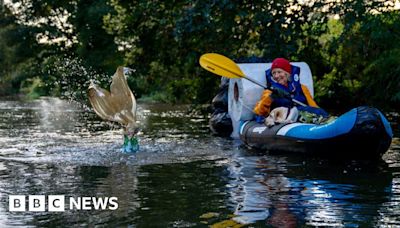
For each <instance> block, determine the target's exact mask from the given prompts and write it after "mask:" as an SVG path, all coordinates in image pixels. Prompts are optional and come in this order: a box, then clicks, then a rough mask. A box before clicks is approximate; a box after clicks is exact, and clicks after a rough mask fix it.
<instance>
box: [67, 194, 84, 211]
mask: <svg viewBox="0 0 400 228" xmlns="http://www.w3.org/2000/svg"><path fill="white" fill-rule="evenodd" d="M74 207H75V209H77V210H81V209H82V208H81V197H78V202H77V201H76V200H75V199H74V198H73V197H69V209H70V210H73V209H74Z"/></svg>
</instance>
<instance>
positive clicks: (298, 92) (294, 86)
mask: <svg viewBox="0 0 400 228" xmlns="http://www.w3.org/2000/svg"><path fill="white" fill-rule="evenodd" d="M291 67H292V73H291V74H290V77H289V79H288V87H286V86H284V85H281V84H279V83H278V82H276V81H275V80H274V79H273V77H272V72H271V69H268V70H267V71H266V72H265V73H266V78H267V87H269V88H270V87H272V88H276V89H279V90H282V91H284V92H286V93H288V94H290V97H291V98H288V97H282V96H277V95H274V96H273V102H272V105H271V110H272V109H274V108H276V107H282V106H283V107H288V108H291V107H293V105H295V104H293V102H292V99H296V100H298V101H300V102H302V103H304V104H307V99H306V97H305V95H304V93H303V90H302V89H301V84H300V67H297V66H293V65H291Z"/></svg>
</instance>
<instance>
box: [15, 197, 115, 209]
mask: <svg viewBox="0 0 400 228" xmlns="http://www.w3.org/2000/svg"><path fill="white" fill-rule="evenodd" d="M46 198H47V200H46ZM66 199H67V200H66ZM67 201H69V204H68V205H67V204H66V202H67ZM46 205H47V211H50V212H62V211H65V210H66V209H67V210H117V209H118V198H117V197H65V196H64V195H48V196H47V197H46V196H45V195H28V196H25V195H9V197H8V208H9V211H17V212H22V211H33V212H41V211H46Z"/></svg>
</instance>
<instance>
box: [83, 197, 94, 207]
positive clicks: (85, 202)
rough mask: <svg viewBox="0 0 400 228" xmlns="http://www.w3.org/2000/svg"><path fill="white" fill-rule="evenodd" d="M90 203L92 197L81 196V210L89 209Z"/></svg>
mask: <svg viewBox="0 0 400 228" xmlns="http://www.w3.org/2000/svg"><path fill="white" fill-rule="evenodd" d="M91 204H92V198H91V197H82V209H83V210H90V209H91V206H90V205H91Z"/></svg>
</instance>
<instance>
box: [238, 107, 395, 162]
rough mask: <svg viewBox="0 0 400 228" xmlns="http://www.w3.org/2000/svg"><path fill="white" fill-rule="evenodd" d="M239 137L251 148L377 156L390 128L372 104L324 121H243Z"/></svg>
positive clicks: (387, 143)
mask: <svg viewBox="0 0 400 228" xmlns="http://www.w3.org/2000/svg"><path fill="white" fill-rule="evenodd" d="M239 135H240V139H241V140H242V141H243V142H244V143H245V144H246V145H249V146H251V147H254V148H258V149H262V150H268V151H281V152H291V153H308V154H318V155H331V156H342V155H344V156H346V157H352V158H353V157H354V158H356V157H360V158H361V157H366V158H372V157H379V156H382V154H383V153H385V152H386V151H387V150H388V148H389V146H390V143H391V141H392V136H393V133H392V129H391V127H390V124H389V122H388V121H387V120H386V118H385V117H384V116H383V115H382V113H381V112H380V111H379V110H377V109H376V108H373V107H367V106H362V107H358V108H354V109H352V110H350V111H348V112H347V113H345V114H343V115H341V116H339V117H338V118H337V119H335V120H333V121H332V122H329V123H326V124H308V123H290V124H278V125H274V126H272V127H267V126H266V125H265V124H263V123H257V122H255V121H245V122H242V123H241V126H240V132H239Z"/></svg>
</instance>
